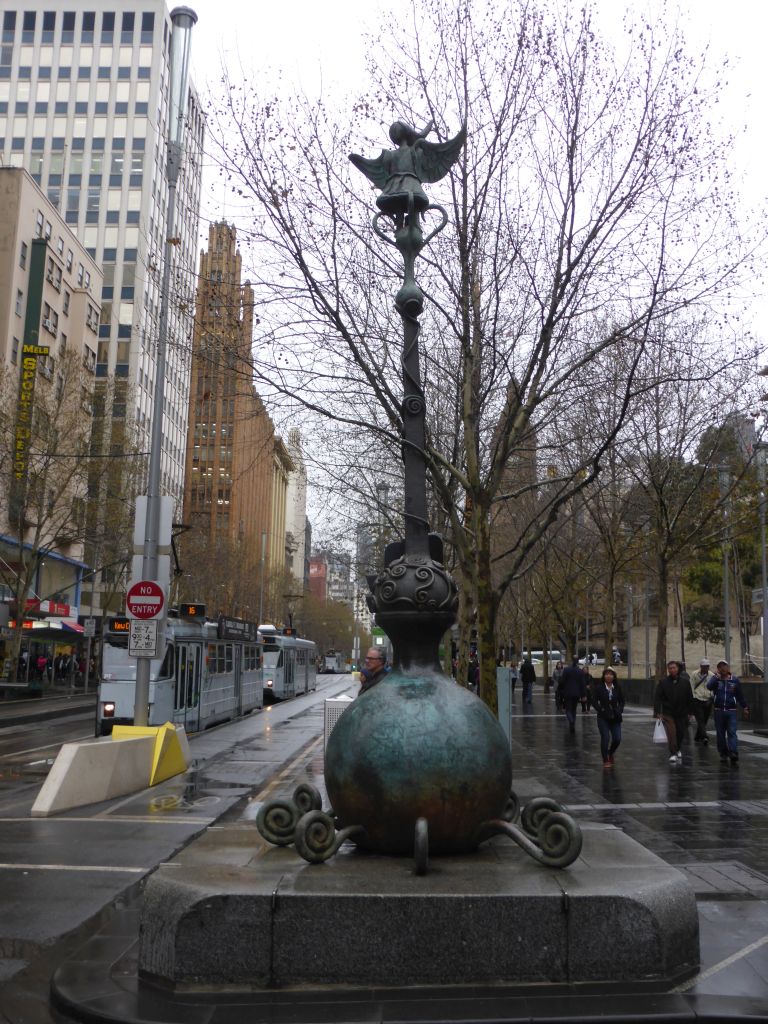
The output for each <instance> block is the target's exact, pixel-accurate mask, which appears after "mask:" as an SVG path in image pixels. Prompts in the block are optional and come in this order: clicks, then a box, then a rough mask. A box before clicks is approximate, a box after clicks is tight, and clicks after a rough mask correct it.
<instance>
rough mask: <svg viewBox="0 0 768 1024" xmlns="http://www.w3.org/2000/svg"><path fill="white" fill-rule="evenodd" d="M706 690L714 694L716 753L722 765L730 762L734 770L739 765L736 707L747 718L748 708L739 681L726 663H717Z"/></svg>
mask: <svg viewBox="0 0 768 1024" xmlns="http://www.w3.org/2000/svg"><path fill="white" fill-rule="evenodd" d="M707 689H709V690H711V691H712V692H713V693H714V706H715V732H716V733H717V752H718V754H719V755H720V760H721V762H722V763H723V764H727V763H728V760H729V758H730V762H731V764H732V765H733V767H734V768H736V767H738V764H739V743H738V739H737V736H736V707H737V705H738V706H739V707H740V708H741V709H742V711H743V712H744V717H745V718H748V717H749V708H748V707H747V702H746V699H745V697H744V693H743V692H742V689H741V681H740V680H739V679H737V677H736V676H734V675H732V674H731V666H730V665H729V664H728V662H727V661H718V663H717V675H716V676H713V677H712V678H711V679H710V680H709V682H708V683H707Z"/></svg>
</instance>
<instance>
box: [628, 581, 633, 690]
mask: <svg viewBox="0 0 768 1024" xmlns="http://www.w3.org/2000/svg"><path fill="white" fill-rule="evenodd" d="M633 610H634V609H633V602H632V587H631V586H628V587H627V679H631V678H632V615H633Z"/></svg>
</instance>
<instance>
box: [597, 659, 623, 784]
mask: <svg viewBox="0 0 768 1024" xmlns="http://www.w3.org/2000/svg"><path fill="white" fill-rule="evenodd" d="M592 706H593V707H594V709H595V715H596V716H597V728H598V729H599V731H600V753H601V754H602V755H603V768H610V767H611V766H612V765H613V757H614V754H615V753H616V750H617V749H618V746H619V744H620V743H621V721H622V718H623V716H624V694H623V693H622V689H621V686H620V685H619V681H618V679H617V678H616V673H615V672H614V671H613V669H612V668H604V669H603V674H602V676H601V677H600V680H599V681H598V682H596V683H595V684H594V686H593V687H592Z"/></svg>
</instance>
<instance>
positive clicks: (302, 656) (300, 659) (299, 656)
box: [296, 648, 307, 665]
mask: <svg viewBox="0 0 768 1024" xmlns="http://www.w3.org/2000/svg"><path fill="white" fill-rule="evenodd" d="M306 655H307V652H306V651H305V650H303V649H302V648H300V649H299V650H298V651H297V652H296V663H297V664H298V665H306V663H307V658H306Z"/></svg>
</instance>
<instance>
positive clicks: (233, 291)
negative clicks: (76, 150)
mask: <svg viewBox="0 0 768 1024" xmlns="http://www.w3.org/2000/svg"><path fill="white" fill-rule="evenodd" d="M241 274H242V262H241V257H240V253H239V251H238V249H237V232H236V229H235V228H234V227H233V226H232V225H230V224H226V223H218V224H212V225H211V226H210V228H209V232H208V250H207V251H205V252H203V253H202V254H201V257H200V284H199V287H198V291H197V300H196V301H197V309H196V314H195V333H194V344H193V354H192V385H191V391H190V401H189V433H188V443H187V464H186V478H185V485H184V522H185V524H186V525H188V526H189V527H190V528H191V530H190V533H189V534H188V535H187V537H185V540H184V544H183V551H184V560H183V561H184V563H185V564H184V570H185V572H187V573H188V574H189V580H190V583H189V586H190V587H191V588H192V589H191V590H190V591H189V592H188V593H187V594H186V595H185V596H186V597H187V598H188V599H189V600H203V599H205V601H206V603H207V604H209V605H210V606H211V610H219V611H221V612H223V613H226V614H240V615H247V616H253V617H256V616H257V614H259V610H260V613H261V614H262V615H268V616H269V617H270V618H278V619H279V618H281V617H282V615H283V604H284V596H285V595H286V594H287V593H289V592H290V589H291V588H290V580H289V578H287V577H286V570H287V562H286V559H287V550H288V548H287V535H286V514H287V507H288V481H289V479H290V476H291V474H292V473H293V472H294V463H293V461H292V458H291V455H290V453H289V451H288V449H287V448H286V446H285V445H284V444H283V442H282V440H281V439H280V438H279V437H277V436H276V434H275V430H274V426H273V424H272V420H271V419H270V417H269V415H268V413H267V410H266V409H265V408H264V404H263V403H262V401H261V399H260V397H259V395H258V394H257V392H256V389H255V387H254V383H253V356H252V352H251V336H252V333H253V292H252V290H251V287H250V284H249V283H248V282H247V281H246V282H245V283H244V284H243V283H242V282H241ZM294 442H295V439H294ZM294 447H295V443H294ZM303 537H304V527H303V523H302V540H303ZM292 550H293V549H292Z"/></svg>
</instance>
